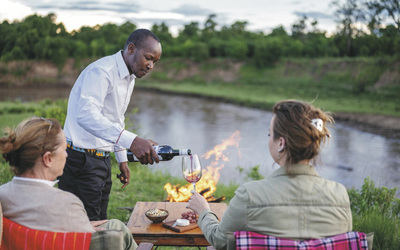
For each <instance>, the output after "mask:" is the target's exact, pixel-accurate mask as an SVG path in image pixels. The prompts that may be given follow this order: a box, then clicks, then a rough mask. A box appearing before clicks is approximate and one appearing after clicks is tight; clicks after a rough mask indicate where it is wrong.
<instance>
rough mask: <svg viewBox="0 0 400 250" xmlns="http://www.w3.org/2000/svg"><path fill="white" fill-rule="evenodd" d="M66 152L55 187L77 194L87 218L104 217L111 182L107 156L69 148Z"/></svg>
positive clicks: (91, 219) (92, 219)
mask: <svg viewBox="0 0 400 250" xmlns="http://www.w3.org/2000/svg"><path fill="white" fill-rule="evenodd" d="M67 153H68V157H67V161H66V163H65V167H64V172H63V174H62V175H61V176H60V177H58V179H59V183H58V187H59V188H60V189H62V190H65V191H68V192H71V193H73V194H75V195H76V196H78V198H79V199H80V200H81V201H82V202H83V204H84V206H85V210H86V212H87V214H88V217H89V220H90V221H97V220H104V219H107V207H108V201H109V196H110V192H111V186H112V181H111V160H110V157H109V156H108V157H99V156H93V155H91V154H89V153H86V152H78V151H76V150H73V149H70V148H67Z"/></svg>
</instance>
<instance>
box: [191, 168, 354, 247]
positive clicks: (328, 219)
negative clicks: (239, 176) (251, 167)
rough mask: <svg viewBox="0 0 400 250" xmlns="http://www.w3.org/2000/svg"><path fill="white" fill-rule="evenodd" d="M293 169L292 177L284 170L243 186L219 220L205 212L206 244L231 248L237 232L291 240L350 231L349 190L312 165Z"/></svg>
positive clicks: (204, 229) (280, 169)
mask: <svg viewBox="0 0 400 250" xmlns="http://www.w3.org/2000/svg"><path fill="white" fill-rule="evenodd" d="M293 169H294V170H293V173H294V175H293V176H288V175H287V174H286V173H285V171H284V168H282V167H281V168H279V169H277V170H276V171H275V172H273V173H272V175H270V176H269V177H268V178H266V179H263V180H259V181H252V182H248V183H245V184H243V185H241V186H240V187H239V188H238V189H237V190H236V192H235V196H234V197H233V198H232V200H231V201H230V203H229V206H228V208H227V210H226V211H225V213H224V215H223V218H222V219H221V222H219V221H218V219H217V218H216V215H215V214H214V213H213V212H212V211H210V210H207V211H203V212H202V213H201V214H200V217H199V221H198V224H199V226H200V228H201V230H202V231H203V233H204V235H205V237H206V239H207V240H208V242H210V244H211V245H213V246H214V247H215V248H217V249H225V248H231V247H233V246H234V245H232V244H231V243H232V240H233V236H232V234H233V232H235V231H253V232H258V233H262V234H268V235H272V236H275V237H282V238H288V239H293V240H305V239H310V238H323V237H327V236H332V235H336V234H341V233H345V232H348V231H351V230H352V215H351V210H350V200H349V196H348V194H347V190H346V188H345V187H344V186H343V185H342V184H339V183H337V182H334V181H329V180H326V179H324V178H321V177H320V176H319V175H318V174H317V172H316V171H315V169H314V167H312V166H310V165H305V164H297V165H294V166H293ZM228 239H229V244H228Z"/></svg>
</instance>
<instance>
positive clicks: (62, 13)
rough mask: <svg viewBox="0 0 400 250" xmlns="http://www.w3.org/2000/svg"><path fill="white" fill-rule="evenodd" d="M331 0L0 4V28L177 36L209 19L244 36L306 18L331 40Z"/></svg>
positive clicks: (21, 0)
mask: <svg viewBox="0 0 400 250" xmlns="http://www.w3.org/2000/svg"><path fill="white" fill-rule="evenodd" d="M331 2H332V0H278V1H277V0H245V1H244V0H197V1H192V0H153V1H143V0H135V1H129V0H97V1H94V0H84V1H79V0H61V1H54V0H0V22H3V21H4V20H8V21H9V22H13V21H14V20H18V21H22V20H23V18H25V17H26V16H29V15H32V14H38V15H41V16H45V15H47V14H49V13H54V14H56V16H57V19H56V23H60V22H62V23H63V24H64V26H65V27H66V29H67V31H69V32H71V31H72V30H78V29H79V28H80V27H82V26H90V27H93V26H95V25H96V24H100V25H102V24H104V23H114V24H117V25H120V24H122V23H124V22H126V21H130V22H132V23H134V24H135V25H136V26H137V27H138V28H148V29H150V28H151V26H152V25H153V24H161V23H162V22H164V23H165V24H166V25H167V26H168V27H169V30H170V32H171V33H172V34H173V35H174V36H176V35H177V34H178V32H179V30H182V29H183V28H184V25H186V24H190V23H191V22H198V23H199V27H200V28H203V25H204V23H205V21H206V20H207V18H208V16H209V15H210V14H215V15H216V18H215V19H214V20H215V21H216V23H217V24H218V25H219V26H218V27H217V29H218V28H220V27H221V26H230V25H232V24H233V23H235V22H236V21H241V22H243V21H246V22H247V25H246V30H249V31H254V32H258V31H262V32H264V33H265V34H268V33H270V32H271V31H272V30H273V29H274V28H277V27H279V26H283V27H284V28H285V29H286V31H288V32H290V30H291V26H292V25H293V24H294V23H296V22H298V21H299V20H300V19H301V17H302V16H304V15H306V16H307V17H308V18H309V20H310V21H311V20H314V19H316V20H317V21H318V25H317V27H318V28H319V29H320V30H323V31H327V33H328V34H332V33H333V32H334V31H335V30H336V23H335V18H334V15H333V12H334V8H333V7H332V5H331Z"/></svg>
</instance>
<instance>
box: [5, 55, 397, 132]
mask: <svg viewBox="0 0 400 250" xmlns="http://www.w3.org/2000/svg"><path fill="white" fill-rule="evenodd" d="M93 60H94V59H91V60H89V59H87V60H84V61H82V62H79V63H76V62H75V61H74V60H72V59H69V60H67V62H66V64H65V65H64V67H63V69H61V70H59V69H58V68H57V66H56V65H54V64H52V63H49V62H43V61H15V62H9V63H4V62H2V63H0V87H1V89H0V91H7V88H8V89H13V90H14V91H15V89H16V88H20V89H21V91H24V88H46V86H49V87H52V88H57V87H72V85H73V83H74V81H75V79H76V78H77V77H78V75H79V72H80V71H81V70H82V69H83V68H84V67H85V66H86V65H87V64H89V63H90V62H91V61H93ZM77 65H79V66H77ZM399 66H400V62H398V61H394V62H392V61H390V60H386V59H379V58H332V59H285V60H281V61H280V62H277V63H276V65H275V66H273V67H270V68H264V69H258V68H255V67H254V66H252V65H251V63H249V62H243V61H234V60H229V59H214V60H208V61H205V62H195V61H191V60H188V59H181V58H166V59H163V60H161V61H160V62H159V63H158V64H157V67H155V69H154V70H153V71H152V73H151V74H150V75H149V76H146V77H145V78H144V79H140V80H138V81H137V83H136V88H142V89H144V88H145V89H147V90H148V91H162V92H164V93H170V94H174V95H176V94H180V95H191V96H196V97H202V98H210V99H214V100H219V101H223V102H230V103H234V104H236V105H242V106H247V107H253V108H259V109H263V110H271V108H272V105H273V104H274V103H276V102H277V101H279V100H282V99H289V98H292V99H301V100H304V101H313V103H314V104H315V105H316V106H318V107H322V108H324V109H325V110H329V111H332V112H334V113H333V114H334V118H335V120H336V121H337V122H341V123H343V124H346V125H349V126H352V127H354V128H356V129H359V130H361V131H366V132H370V133H374V134H379V135H382V136H385V137H387V138H393V139H400V103H399V102H398V100H397V99H398V96H399V95H400V72H399V71H398V67H399Z"/></svg>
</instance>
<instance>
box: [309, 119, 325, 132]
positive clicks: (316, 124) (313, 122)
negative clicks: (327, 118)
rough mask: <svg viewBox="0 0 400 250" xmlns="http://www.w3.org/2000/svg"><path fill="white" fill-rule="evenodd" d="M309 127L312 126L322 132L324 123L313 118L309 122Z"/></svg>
mask: <svg viewBox="0 0 400 250" xmlns="http://www.w3.org/2000/svg"><path fill="white" fill-rule="evenodd" d="M311 125H313V126H314V127H316V128H317V129H318V131H321V132H322V128H323V126H324V122H323V121H322V120H321V119H319V118H315V119H312V120H311Z"/></svg>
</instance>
